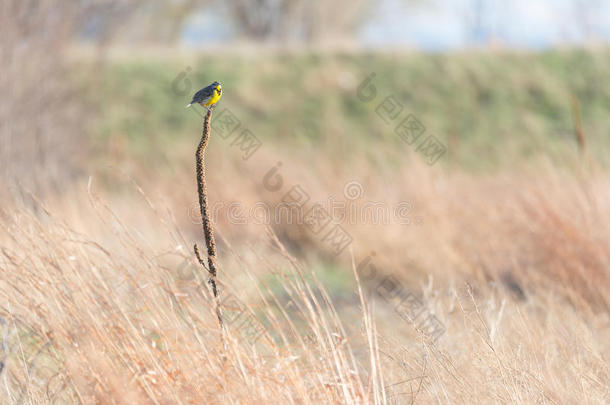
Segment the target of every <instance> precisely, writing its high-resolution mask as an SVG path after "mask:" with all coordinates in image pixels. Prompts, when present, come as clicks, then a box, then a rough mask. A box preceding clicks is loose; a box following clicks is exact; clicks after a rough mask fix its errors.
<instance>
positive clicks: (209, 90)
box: [186, 82, 222, 108]
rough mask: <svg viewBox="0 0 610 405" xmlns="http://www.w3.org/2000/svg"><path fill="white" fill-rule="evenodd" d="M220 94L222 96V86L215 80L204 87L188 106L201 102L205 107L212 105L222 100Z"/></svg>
mask: <svg viewBox="0 0 610 405" xmlns="http://www.w3.org/2000/svg"><path fill="white" fill-rule="evenodd" d="M220 96H222V86H221V85H220V83H218V82H214V83H212V84H210V85H209V86H208V87H204V88H203V89H201V90H199V91H198V92H197V93H195V95H194V96H193V99H192V100H191V102H190V103H189V104H188V105H187V106H186V108H189V107H190V106H191V105H193V104H195V103H196V104H201V105H202V106H203V107H206V108H208V107H210V106H212V105H214V104H216V103H217V102H218V100H220Z"/></svg>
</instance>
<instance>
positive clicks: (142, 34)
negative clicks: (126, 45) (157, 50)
mask: <svg viewBox="0 0 610 405" xmlns="http://www.w3.org/2000/svg"><path fill="white" fill-rule="evenodd" d="M211 3H212V0H151V1H147V2H141V4H140V6H139V10H138V13H136V14H135V15H134V18H133V19H132V21H131V22H130V24H129V25H128V26H126V29H127V30H128V36H130V37H132V38H133V39H135V40H137V41H139V42H151V43H161V44H174V43H176V42H178V41H179V40H180V35H181V34H182V30H183V29H184V26H185V25H186V23H187V21H188V19H189V18H190V17H191V16H192V15H194V14H195V13H197V12H198V11H200V10H201V9H202V8H204V7H205V6H208V5H209V4H211Z"/></svg>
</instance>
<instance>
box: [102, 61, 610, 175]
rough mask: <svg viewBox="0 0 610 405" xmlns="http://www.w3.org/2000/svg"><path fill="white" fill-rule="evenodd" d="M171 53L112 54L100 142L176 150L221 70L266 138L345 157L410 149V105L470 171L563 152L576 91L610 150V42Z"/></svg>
mask: <svg viewBox="0 0 610 405" xmlns="http://www.w3.org/2000/svg"><path fill="white" fill-rule="evenodd" d="M167 59H168V61H160V60H159V59H157V60H142V59H136V58H133V59H128V60H121V61H115V62H111V66H110V68H109V69H108V71H107V73H105V75H106V76H105V77H104V79H103V80H102V83H103V86H102V88H101V89H100V90H99V91H101V92H103V94H102V95H101V96H99V97H97V98H98V99H100V100H105V101H104V105H102V106H101V107H100V108H101V113H102V119H101V122H103V125H102V127H101V128H100V130H99V132H98V133H97V134H96V137H97V140H98V141H100V140H101V141H105V140H107V139H108V137H112V136H122V137H126V138H127V139H128V140H129V143H128V145H129V147H130V148H131V150H130V151H131V152H136V153H137V152H141V153H147V154H148V153H150V148H151V147H153V148H155V147H158V148H160V149H165V147H166V145H167V142H168V141H169V140H171V141H172V142H175V141H176V139H180V138H181V137H185V136H188V139H190V138H192V136H193V133H196V132H197V131H198V130H199V127H200V125H201V119H199V118H197V119H195V118H193V115H194V113H192V112H188V113H185V110H184V106H185V104H186V103H188V101H189V100H190V98H191V96H192V94H193V93H194V92H195V91H196V90H198V89H199V88H200V87H203V86H204V85H207V84H208V83H209V82H211V81H213V80H219V81H221V82H222V83H223V87H224V89H225V95H224V98H223V100H222V103H221V105H220V109H221V110H222V109H224V108H229V109H230V110H231V111H232V112H233V113H234V114H235V115H236V116H237V117H238V118H239V119H240V120H241V122H242V126H243V127H245V128H248V129H250V130H251V131H252V132H253V133H254V134H255V135H256V136H257V137H259V138H260V139H262V140H263V141H264V140H272V141H273V142H278V143H287V144H291V145H297V146H299V145H301V146H305V145H310V144H312V143H313V141H315V142H320V144H321V145H322V150H323V151H327V152H332V151H336V150H337V149H339V150H341V151H345V152H346V153H345V155H346V156H349V152H354V154H356V152H359V153H360V152H362V151H366V150H368V149H369V148H370V147H371V145H375V149H376V150H384V149H387V150H388V160H389V161H392V159H394V158H397V157H399V156H403V155H404V152H405V150H407V149H409V148H411V147H410V146H408V145H406V144H404V143H403V142H402V141H401V140H400V139H399V138H398V137H397V136H396V134H395V133H394V132H393V130H394V127H395V126H396V124H397V123H398V122H400V120H401V119H402V117H405V116H406V114H407V113H412V114H414V115H415V116H416V117H417V118H418V119H419V120H420V121H421V122H422V123H423V125H424V126H425V127H426V129H427V132H426V133H427V134H433V135H435V136H436V137H437V138H439V139H440V140H442V141H443V142H444V143H445V144H446V145H448V146H449V150H450V156H451V159H444V160H443V161H445V162H447V161H451V162H454V163H457V164H460V165H463V166H465V167H469V168H471V169H477V168H488V167H490V166H491V167H494V166H497V165H502V164H503V163H508V162H510V161H512V160H513V159H512V158H513V157H515V156H525V157H527V156H532V155H536V154H537V153H538V152H541V151H542V152H544V153H548V154H550V155H551V156H553V157H561V156H564V154H565V153H568V154H573V153H574V151H575V149H576V143H575V139H574V130H573V123H572V117H571V97H572V95H574V96H575V97H577V99H578V101H579V103H580V109H581V112H582V120H583V128H584V131H585V134H586V136H587V142H588V143H589V144H590V151H591V152H592V153H593V154H595V155H596V157H598V158H600V159H601V157H602V156H603V151H602V149H604V150H605V148H606V144H607V142H604V139H605V137H606V136H607V134H608V133H609V132H610V122H608V120H607V119H606V117H605V114H607V112H608V111H609V110H610V74H609V73H610V52H609V51H584V50H570V51H552V52H545V53H541V54H516V53H506V54H494V53H462V54H454V55H427V54H401V55H399V56H396V55H392V54H381V53H380V54H343V55H332V56H330V55H329V56H326V55H317V54H298V55H289V54H273V55H271V56H270V55H262V56H252V57H245V56H229V55H201V56H200V57H199V59H198V60H197V61H196V62H193V61H191V62H184V63H182V62H175V61H174V62H170V61H169V60H170V58H167ZM189 64H190V65H191V68H190V69H188V70H187V67H188V66H189ZM182 72H184V73H186V74H185V75H183V76H182V77H181V76H179V75H180V74H181V73H182ZM373 72H374V73H375V74H376V76H375V78H374V81H373V84H374V85H375V87H376V89H377V97H376V98H375V99H374V100H372V101H370V102H363V101H361V100H360V99H359V98H358V97H357V96H356V88H357V86H358V85H359V84H360V83H361V82H362V80H364V79H365V78H366V77H367V76H368V75H369V74H371V73H373ZM182 78H184V79H185V80H182ZM390 95H394V96H396V99H397V100H398V101H400V102H401V103H402V104H403V105H404V111H403V112H402V114H401V115H400V116H399V118H398V119H397V120H396V121H394V123H393V124H386V123H385V122H384V121H383V120H382V119H381V118H379V117H378V116H377V115H376V113H375V109H376V107H377V106H378V105H379V103H381V102H382V101H383V99H384V98H385V97H387V96H390ZM108 100H111V101H110V102H109V101H108ZM197 108H198V107H197ZM198 111H199V112H201V109H200V108H199V110H198Z"/></svg>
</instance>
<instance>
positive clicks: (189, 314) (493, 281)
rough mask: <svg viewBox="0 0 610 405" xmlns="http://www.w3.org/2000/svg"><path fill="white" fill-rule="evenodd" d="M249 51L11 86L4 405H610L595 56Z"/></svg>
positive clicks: (28, 73) (603, 80)
mask: <svg viewBox="0 0 610 405" xmlns="http://www.w3.org/2000/svg"><path fill="white" fill-rule="evenodd" d="M265 52H266V53H265V54H246V53H244V54H232V53H230V52H226V53H222V52H214V53H205V52H203V53H202V52H198V53H191V54H186V53H179V52H177V53H174V52H168V51H165V52H145V51H141V52H127V53H126V52H121V51H120V50H112V51H111V52H109V53H105V54H103V55H102V56H100V55H97V54H96V53H95V52H89V51H86V50H85V51H83V50H82V49H80V48H78V47H67V50H65V53H66V54H67V55H68V56H67V57H66V60H68V61H69V62H66V63H62V64H61V65H57V66H55V65H54V64H52V63H51V62H49V63H50V66H49V68H48V69H47V70H46V71H43V72H40V71H36V70H34V69H33V68H31V69H29V68H28V66H30V64H31V61H32V60H34V58H38V59H36V60H41V59H43V56H44V53H43V54H33V53H30V54H29V56H28V59H27V61H26V60H24V59H20V58H14V59H11V60H10V63H7V67H8V70H7V72H8V73H9V75H7V76H5V77H10V78H11V80H8V79H2V80H0V86H2V89H4V90H5V94H8V92H10V94H11V95H12V96H11V97H12V98H11V99H10V100H9V99H3V101H2V109H1V111H0V115H1V116H2V118H3V121H2V126H1V127H0V135H1V136H2V137H3V138H2V142H3V144H2V145H3V150H2V152H1V153H0V156H1V157H2V161H1V165H0V166H1V168H2V177H1V178H0V199H1V200H0V274H1V277H0V328H1V334H0V339H1V348H0V349H1V350H0V403H2V404H4V403H6V404H22V403H23V404H51V403H53V404H54V403H61V404H63V403H79V404H92V403H99V404H412V403H423V404H428V403H442V404H450V403H451V404H453V403H456V404H459V403H485V404H487V403H494V404H495V403H502V404H514V403H524V404H530V403H531V404H572V403H578V404H600V403H608V401H609V398H610V392H609V387H610V384H609V382H610V370H609V359H610V343H609V342H610V317H609V309H610V294H609V292H610V173H609V171H608V165H607V162H608V156H609V155H608V149H607V145H608V142H607V141H608V133H609V132H608V131H609V130H610V127H609V124H608V122H609V121H608V111H609V108H610V81H609V80H608V78H609V77H610V75H608V73H609V70H608V67H609V66H610V65H609V64H608V61H609V60H610V52H608V50H606V49H589V50H579V49H574V50H564V51H548V52H541V53H511V52H484V51H481V52H474V51H473V52H464V53H456V54H450V55H444V56H441V55H435V54H421V53H413V52H406V51H404V52H402V53H401V52H391V53H383V52H380V53H360V52H345V53H324V52H320V53H316V52H304V51H300V52H280V51H276V50H266V51H265ZM371 74H372V75H373V76H371ZM41 77H46V78H47V80H46V81H43V82H41V81H40V80H39V79H40V78H41ZM213 80H219V81H221V82H222V83H223V90H224V95H223V98H222V99H221V101H220V102H219V104H218V106H217V107H216V110H215V112H214V118H213V121H212V133H211V139H210V144H209V146H208V148H207V152H206V153H207V155H206V156H207V159H206V160H207V162H206V164H207V183H208V184H207V189H208V198H209V204H210V209H211V213H212V220H213V224H214V226H215V229H216V242H217V245H218V266H219V274H218V282H219V286H220V308H221V310H222V317H223V320H224V326H223V327H222V328H221V327H219V324H218V321H217V319H216V315H215V311H214V309H215V300H214V299H213V297H212V295H211V292H210V288H209V285H208V282H207V272H206V270H205V269H203V268H202V267H201V266H200V265H199V264H198V263H197V260H196V259H195V256H194V254H193V251H192V246H193V243H195V242H197V243H198V244H199V245H200V246H204V239H203V233H202V229H201V217H200V214H199V204H198V202H197V185H196V178H195V149H196V147H197V144H198V142H199V138H200V136H201V124H202V116H201V109H199V110H197V109H194V110H187V109H185V108H184V105H185V104H186V103H188V101H189V100H190V97H192V94H193V92H194V91H196V90H197V89H199V88H200V87H203V86H204V85H207V84H208V83H210V82H211V81H213ZM33 83H43V84H44V85H41V86H37V87H36V89H37V92H36V96H35V97H32V96H31V95H32V94H33V93H32V88H33V87H32V86H34V84H33ZM26 100H28V101H29V107H28V108H27V109H24V108H21V107H22V106H24V105H28V103H26V102H25V101H26ZM409 117H411V118H409ZM413 120H415V121H413ZM401 124H404V126H401ZM422 127H423V128H422ZM430 135H432V136H434V138H428V136H430ZM427 142H438V143H437V144H436V146H430V144H429V143H427ZM287 203H292V205H290V204H287Z"/></svg>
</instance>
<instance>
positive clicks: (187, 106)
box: [184, 103, 193, 108]
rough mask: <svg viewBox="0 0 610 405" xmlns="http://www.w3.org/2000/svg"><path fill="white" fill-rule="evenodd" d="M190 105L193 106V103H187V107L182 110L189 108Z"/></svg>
mask: <svg viewBox="0 0 610 405" xmlns="http://www.w3.org/2000/svg"><path fill="white" fill-rule="evenodd" d="M191 105H193V103H188V104H187V106H186V107H184V108H189V107H190V106H191Z"/></svg>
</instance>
